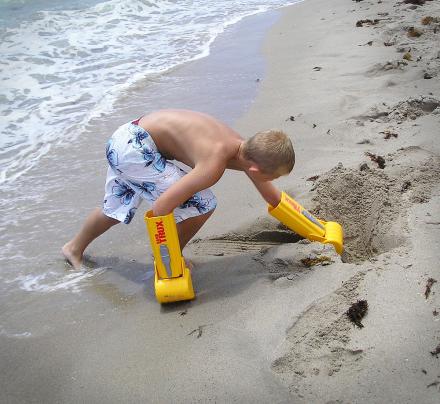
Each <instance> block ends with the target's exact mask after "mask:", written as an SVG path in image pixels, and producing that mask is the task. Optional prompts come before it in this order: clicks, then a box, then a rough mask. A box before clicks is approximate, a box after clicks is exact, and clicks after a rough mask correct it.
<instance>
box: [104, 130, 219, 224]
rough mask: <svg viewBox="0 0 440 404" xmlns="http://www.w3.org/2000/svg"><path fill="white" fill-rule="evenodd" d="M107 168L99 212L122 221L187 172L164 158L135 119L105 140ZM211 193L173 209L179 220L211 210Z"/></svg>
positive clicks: (206, 191)
mask: <svg viewBox="0 0 440 404" xmlns="http://www.w3.org/2000/svg"><path fill="white" fill-rule="evenodd" d="M106 153H107V160H108V163H109V167H108V170H107V179H106V183H105V197H104V203H103V212H104V214H105V215H106V216H109V217H112V218H114V219H116V220H119V221H120V222H124V223H126V224H128V223H130V222H131V220H132V219H133V216H134V214H135V212H136V209H137V208H138V207H139V205H140V204H141V202H142V200H146V201H147V202H148V203H149V204H150V205H152V204H153V203H154V201H155V200H156V199H158V198H159V196H160V195H161V194H162V193H164V192H165V191H166V190H167V189H168V188H169V187H170V186H171V185H173V184H174V183H175V182H177V181H178V180H179V179H180V178H182V177H183V176H184V175H186V174H187V173H186V172H185V171H184V170H182V169H181V168H180V167H178V166H176V165H175V164H174V163H173V162H171V161H169V160H167V159H166V158H165V157H164V156H163V155H162V154H161V153H160V152H159V151H158V149H157V147H156V144H155V143H154V140H153V139H152V137H151V136H150V134H149V133H148V132H147V131H146V130H144V129H143V128H141V127H140V126H138V125H137V121H134V122H129V123H126V124H125V125H122V126H120V127H119V128H118V129H117V130H116V131H115V133H114V134H113V135H112V137H111V138H110V140H109V141H108V142H107V150H106ZM216 205H217V200H216V198H215V195H214V194H213V193H212V191H211V190H210V189H205V190H203V191H200V192H197V193H196V194H194V195H193V196H192V197H191V198H190V199H188V200H187V201H186V202H184V203H183V204H182V205H180V206H179V207H177V208H176V209H174V217H175V219H176V222H177V223H179V222H181V221H183V220H185V219H188V218H190V217H194V216H199V215H202V214H204V213H207V212H209V211H211V210H212V209H214V208H215V207H216Z"/></svg>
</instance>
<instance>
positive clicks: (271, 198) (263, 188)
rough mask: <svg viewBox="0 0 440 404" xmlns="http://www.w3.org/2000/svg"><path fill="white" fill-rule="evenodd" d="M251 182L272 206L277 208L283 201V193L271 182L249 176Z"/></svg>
mask: <svg viewBox="0 0 440 404" xmlns="http://www.w3.org/2000/svg"><path fill="white" fill-rule="evenodd" d="M248 177H249V178H250V180H251V181H252V182H253V183H254V185H255V188H257V190H258V192H259V193H260V194H261V196H262V197H263V198H264V200H265V201H266V202H267V203H268V204H269V205H271V206H274V207H275V206H277V205H278V204H279V203H280V201H281V191H280V190H279V189H277V188H276V187H275V186H274V185H273V184H272V183H271V182H270V181H261V180H257V179H255V178H252V177H251V176H250V175H248Z"/></svg>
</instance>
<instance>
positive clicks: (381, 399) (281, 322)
mask: <svg viewBox="0 0 440 404" xmlns="http://www.w3.org/2000/svg"><path fill="white" fill-rule="evenodd" d="M414 3H421V4H414ZM422 3H423V4H422ZM254 32H258V35H257V34H254ZM255 36H256V38H254V37H255ZM222 38H223V39H222ZM439 38H440V5H439V4H438V2H436V1H426V2H424V1H420V2H417V1H401V2H400V1H393V2H391V1H379V2H377V1H374V2H372V1H367V0H364V1H349V0H333V1H331V2H329V1H325V0H306V1H303V2H301V3H298V4H294V5H291V6H289V7H285V8H282V9H281V10H280V11H270V12H268V13H263V14H259V15H257V16H251V17H248V18H246V19H244V20H243V21H241V22H240V23H238V24H236V25H233V26H232V27H229V29H228V30H226V31H225V33H224V35H223V36H219V37H218V39H217V40H216V42H214V44H213V48H212V50H211V54H210V55H209V56H207V57H206V58H203V59H199V60H196V61H191V62H189V63H186V64H185V65H183V66H180V67H177V68H175V69H174V70H171V71H170V72H168V73H167V74H165V75H163V76H161V77H157V78H156V79H151V78H149V80H146V81H145V82H142V83H141V84H138V85H137V87H136V88H135V89H134V90H133V89H132V90H131V92H130V93H129V94H127V96H126V97H125V98H124V97H123V98H121V99H119V100H118V102H117V103H116V104H115V107H114V110H113V113H112V114H111V116H105V115H103V116H101V117H100V118H99V119H98V118H96V119H94V120H92V121H90V122H89V123H88V125H87V126H86V128H85V133H86V134H87V137H85V138H82V139H79V140H78V141H75V142H72V144H70V145H69V147H64V146H63V147H61V146H60V147H54V148H53V149H52V150H51V153H49V154H47V155H46V157H45V158H44V159H43V160H42V162H41V163H40V164H39V165H38V166H36V167H35V168H33V170H32V177H24V178H22V179H21V181H22V182H21V184H23V187H24V188H25V187H26V186H27V187H30V186H32V187H34V189H38V190H40V191H41V195H40V196H39V197H38V198H34V199H33V200H32V201H29V200H27V199H26V198H25V197H22V198H20V197H19V196H20V195H21V194H20V192H21V191H20V190H19V189H18V190H14V191H13V192H14V193H13V195H14V198H15V199H14V200H15V201H16V203H15V204H14V207H11V206H9V205H6V204H5V206H6V207H5V212H7V213H8V215H10V217H12V218H13V220H11V223H10V224H9V227H8V228H7V230H8V232H9V234H10V235H11V236H9V237H12V235H13V236H14V241H13V242H12V241H10V242H8V238H6V237H7V236H5V234H4V235H3V236H2V237H3V238H2V240H4V241H5V242H4V251H3V252H4V253H5V252H7V253H8V256H7V257H6V258H5V259H3V260H2V261H1V262H2V266H4V267H5V268H8V271H9V272H7V274H6V275H5V273H3V274H2V279H1V280H2V288H3V292H2V293H3V295H4V296H5V297H4V298H3V299H2V301H1V307H2V308H1V314H0V369H1V376H0V401H2V402H5V403H22V402H26V403H41V402H44V403H77V402H88V403H95V402H96V403H100V402H107V403H117V402H122V401H124V402H129V403H137V402H147V403H205V402H214V403H232V402H238V403H248V402H249V403H251V402H257V403H267V402H273V403H327V404H330V403H335V404H336V403H338V404H349V403H385V402H387V403H428V404H429V403H438V402H439V400H440V362H439V360H440V359H439V357H438V355H439V354H440V327H439V324H440V323H439V321H440V315H439V312H440V293H439V292H438V290H439V287H440V286H439V282H440V267H439V264H438V263H439V258H440V249H439V247H440V205H439V196H440V186H439V178H440V164H439V163H440V156H439V153H440V146H439V145H438V142H437V137H438V135H439V128H440V125H439V124H440V85H439V72H440V45H439V43H440V41H439ZM246 52H248V53H246ZM243 56H244V57H243ZM246 62H247V63H246ZM251 62H252V63H251ZM221 63H224V64H225V66H228V68H229V69H230V70H228V73H227V74H224V76H222V73H221V72H222V71H223V69H221V67H220V64H221ZM235 63H237V64H235ZM239 63H242V64H239ZM167 83H169V85H168V86H167ZM176 83H180V86H181V87H180V89H181V91H180V92H179V86H178V85H177V84H176ZM188 83H190V84H191V85H188ZM192 83H198V85H199V86H197V84H192ZM152 91H154V94H157V102H158V105H159V106H160V107H165V106H166V104H171V105H170V106H172V107H187V108H195V109H198V108H205V110H204V112H209V113H212V114H214V115H216V116H218V117H220V118H221V119H223V120H225V121H227V122H228V123H229V124H231V125H232V126H233V127H234V129H236V130H237V131H238V132H239V133H241V134H242V135H243V136H244V137H249V136H251V135H252V134H253V133H255V132H257V131H260V130H266V129H270V128H279V129H282V130H284V131H285V132H286V133H287V134H288V135H289V136H290V137H291V139H292V141H293V143H294V147H295V153H296V165H295V168H294V170H293V172H292V173H291V174H290V175H289V176H286V177H282V178H280V179H278V180H276V182H275V184H276V185H277V187H278V188H280V189H283V190H285V191H286V192H288V193H289V194H290V195H291V196H292V197H294V198H295V200H297V201H298V202H300V203H301V204H302V205H303V206H304V207H306V208H307V209H308V210H310V211H311V212H313V213H314V214H315V215H316V216H317V217H319V218H321V219H325V220H328V221H330V220H332V221H337V222H339V223H341V225H342V226H343V229H344V236H345V251H344V253H343V254H342V256H339V255H337V254H336V252H335V251H334V250H333V248H332V247H331V246H328V245H323V244H319V243H312V242H309V241H307V240H302V239H300V238H299V237H297V236H296V235H294V234H293V233H291V232H288V231H286V229H285V228H283V227H281V226H280V225H279V224H278V223H277V222H276V221H275V220H274V219H273V218H271V217H270V216H269V215H268V214H267V206H266V203H265V202H264V200H263V199H262V198H261V196H260V195H259V194H258V192H257V191H256V190H255V189H254V188H253V186H252V184H251V182H250V181H249V180H248V179H247V178H246V176H244V175H243V174H242V173H237V172H228V173H226V174H225V176H224V177H223V178H222V179H221V180H220V181H219V182H218V183H217V184H216V185H215V186H214V187H213V190H214V192H215V193H216V195H217V199H218V207H217V209H216V212H215V214H214V215H213V216H212V218H210V220H209V222H208V223H207V224H206V225H205V227H204V228H203V229H202V230H201V232H200V233H199V234H198V235H197V238H196V239H195V240H193V242H192V243H190V244H189V245H188V246H187V247H186V248H185V250H184V254H185V256H186V257H187V258H188V259H190V260H191V261H192V262H193V264H194V271H193V275H192V277H193V284H194V288H195V291H196V296H197V297H196V299H195V300H194V301H191V302H182V303H176V304H171V305H162V306H161V305H160V304H158V303H157V301H156V299H155V296H154V285H153V278H154V274H153V265H152V262H151V257H150V251H149V247H148V242H147V235H146V231H145V225H144V223H143V220H142V215H141V214H138V215H137V216H136V217H135V219H134V220H133V221H132V223H131V224H130V225H129V226H125V225H124V226H123V225H120V226H117V227H116V228H114V229H112V231H110V232H108V233H106V234H105V235H104V236H103V237H101V238H100V239H98V240H96V241H95V242H94V243H93V244H92V245H91V246H90V248H89V249H88V251H87V253H88V266H89V268H88V269H87V270H85V271H73V270H72V269H71V268H69V266H68V265H67V264H66V263H64V262H63V259H62V257H61V256H60V252H59V250H60V248H61V246H62V245H63V244H64V242H66V241H67V240H68V239H69V238H70V237H71V236H72V235H73V234H74V232H76V231H77V230H78V229H79V226H80V225H81V223H82V221H83V219H84V218H85V216H86V215H87V213H88V212H89V211H90V210H91V209H92V208H93V207H95V206H99V204H100V203H101V199H102V195H103V184H104V179H105V171H106V166H105V156H104V148H105V141H106V139H107V138H108V136H109V134H110V133H111V132H112V131H113V130H115V129H116V128H117V127H118V126H119V125H120V124H122V123H124V122H127V121H128V120H130V119H134V118H136V117H137V116H139V115H140V114H142V113H144V111H145V110H148V109H149V108H152V106H153V105H152V101H151V99H150V100H149V101H148V103H147V104H145V103H144V100H145V99H147V95H148V94H151V92H152ZM211 94H215V96H216V99H217V100H219V102H218V103H212V104H210V102H209V101H210V100H211V101H212V98H213V97H211V96H210V95H211ZM203 97H206V98H203ZM237 100H241V102H238V101H237ZM63 172H69V174H70V177H68V180H63V179H62V178H61V175H60V179H59V180H57V181H56V182H54V184H53V185H50V187H49V186H47V185H46V184H47V183H48V181H49V178H52V177H53V175H54V173H55V174H57V173H63ZM87 173H93V174H92V175H87ZM11 192H12V191H11ZM11 195H12V194H11ZM6 209H7V210H6ZM36 218H38V220H36ZM16 268H21V269H23V268H25V269H26V271H24V272H23V273H21V272H20V275H14V273H13V271H14V269H16ZM358 302H364V303H363V307H364V312H363V313H362V316H360V317H358V318H357V319H355V320H353V316H349V313H352V311H350V308H351V307H352V306H353V305H354V304H356V303H358ZM365 307H367V309H366V310H365Z"/></svg>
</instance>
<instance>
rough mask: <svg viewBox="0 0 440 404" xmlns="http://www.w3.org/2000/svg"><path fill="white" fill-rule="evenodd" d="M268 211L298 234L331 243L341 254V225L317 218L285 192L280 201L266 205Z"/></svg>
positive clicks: (342, 237)
mask: <svg viewBox="0 0 440 404" xmlns="http://www.w3.org/2000/svg"><path fill="white" fill-rule="evenodd" d="M268 212H269V213H270V214H271V215H272V216H273V217H275V218H276V219H278V220H279V221H280V222H281V223H283V224H284V225H286V226H287V227H288V228H289V229H291V230H293V231H294V232H295V233H297V234H299V235H300V236H302V237H305V238H307V239H309V240H312V241H319V242H321V243H324V244H333V246H334V247H335V250H336V252H337V253H338V254H339V255H341V254H342V251H343V250H344V233H343V230H342V227H341V225H340V224H339V223H337V222H325V221H323V220H319V219H317V218H316V217H314V216H313V215H312V214H311V213H310V212H308V211H307V210H306V209H304V208H303V207H302V206H301V205H300V204H299V203H298V202H296V201H295V200H294V199H293V198H291V197H290V196H289V195H287V194H286V193H285V192H282V193H281V201H280V203H279V204H278V205H277V206H276V207H273V206H271V205H269V206H268Z"/></svg>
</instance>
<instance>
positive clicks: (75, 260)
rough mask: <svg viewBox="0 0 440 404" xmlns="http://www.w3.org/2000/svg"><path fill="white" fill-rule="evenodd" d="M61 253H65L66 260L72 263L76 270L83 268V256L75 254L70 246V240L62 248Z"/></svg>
mask: <svg viewBox="0 0 440 404" xmlns="http://www.w3.org/2000/svg"><path fill="white" fill-rule="evenodd" d="M61 253H62V254H63V255H64V258H65V260H66V261H67V262H68V263H69V264H70V265H72V267H73V268H75V269H76V270H79V269H81V266H82V256H81V255H79V254H75V252H74V251H73V249H72V248H71V246H70V242H69V243H66V244H64V245H63V248H61Z"/></svg>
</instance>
